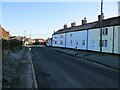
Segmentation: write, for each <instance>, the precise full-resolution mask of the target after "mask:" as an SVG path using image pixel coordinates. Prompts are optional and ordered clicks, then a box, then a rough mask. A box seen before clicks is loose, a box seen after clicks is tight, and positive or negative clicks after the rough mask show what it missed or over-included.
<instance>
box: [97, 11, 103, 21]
mask: <svg viewBox="0 0 120 90" xmlns="http://www.w3.org/2000/svg"><path fill="white" fill-rule="evenodd" d="M103 19H104V14H103V13H102V16H101V15H98V21H101V20H103Z"/></svg>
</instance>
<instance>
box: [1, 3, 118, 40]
mask: <svg viewBox="0 0 120 90" xmlns="http://www.w3.org/2000/svg"><path fill="white" fill-rule="evenodd" d="M103 11H104V14H105V18H110V17H114V16H117V15H118V4H117V2H105V3H104V10H103ZM98 14H100V2H2V24H1V25H2V26H3V27H4V28H5V29H6V30H8V31H10V34H11V35H19V36H21V35H24V31H26V33H25V34H26V36H28V37H29V36H30V35H31V36H32V38H44V39H47V38H48V37H51V35H52V33H53V32H54V31H57V30H58V29H61V28H63V25H64V23H67V24H68V26H69V27H70V23H71V22H73V21H75V22H76V24H77V25H80V24H81V20H82V19H83V18H84V17H87V20H88V22H93V21H96V20H97V16H98Z"/></svg>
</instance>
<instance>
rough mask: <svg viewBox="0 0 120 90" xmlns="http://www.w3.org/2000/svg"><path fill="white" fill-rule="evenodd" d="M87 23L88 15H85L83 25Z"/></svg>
mask: <svg viewBox="0 0 120 90" xmlns="http://www.w3.org/2000/svg"><path fill="white" fill-rule="evenodd" d="M86 23H87V20H86V17H84V19H83V20H82V25H84V24H86Z"/></svg>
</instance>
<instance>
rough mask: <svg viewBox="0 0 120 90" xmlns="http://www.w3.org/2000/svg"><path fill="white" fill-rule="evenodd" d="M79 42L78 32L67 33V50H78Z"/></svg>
mask: <svg viewBox="0 0 120 90" xmlns="http://www.w3.org/2000/svg"><path fill="white" fill-rule="evenodd" d="M77 40H78V36H77V32H68V33H66V47H67V48H76V47H77V46H78V45H76V42H77Z"/></svg>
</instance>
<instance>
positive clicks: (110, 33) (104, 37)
mask: <svg viewBox="0 0 120 90" xmlns="http://www.w3.org/2000/svg"><path fill="white" fill-rule="evenodd" d="M105 28H108V34H107V35H102V40H107V47H104V46H103V47H102V52H109V53H112V48H113V26H111V27H104V28H103V29H105Z"/></svg>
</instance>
